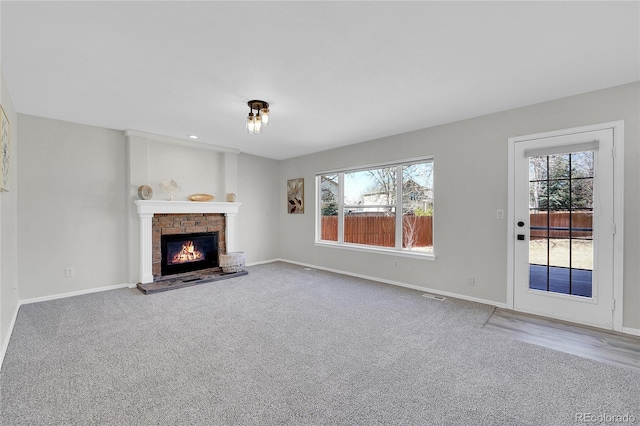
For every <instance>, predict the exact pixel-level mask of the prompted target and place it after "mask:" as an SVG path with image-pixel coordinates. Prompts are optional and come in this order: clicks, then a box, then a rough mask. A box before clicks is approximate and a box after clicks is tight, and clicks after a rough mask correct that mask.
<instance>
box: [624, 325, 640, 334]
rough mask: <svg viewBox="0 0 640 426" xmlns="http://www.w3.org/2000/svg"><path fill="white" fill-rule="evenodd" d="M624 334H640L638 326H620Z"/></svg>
mask: <svg viewBox="0 0 640 426" xmlns="http://www.w3.org/2000/svg"><path fill="white" fill-rule="evenodd" d="M622 332H623V333H624V334H631V335H633V336H640V328H631V327H622Z"/></svg>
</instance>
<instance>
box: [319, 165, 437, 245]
mask: <svg viewBox="0 0 640 426" xmlns="http://www.w3.org/2000/svg"><path fill="white" fill-rule="evenodd" d="M317 184H318V196H319V200H318V201H319V202H318V205H319V212H318V213H319V214H318V231H319V232H318V242H320V243H322V242H327V243H337V244H339V245H344V246H351V247H360V248H372V249H383V250H394V251H402V252H405V253H408V252H412V253H422V254H432V253H433V160H432V159H430V158H429V159H417V160H407V161H404V162H399V163H393V164H384V165H380V166H371V167H366V168H358V169H350V170H342V171H332V172H324V173H320V174H318V175H317Z"/></svg>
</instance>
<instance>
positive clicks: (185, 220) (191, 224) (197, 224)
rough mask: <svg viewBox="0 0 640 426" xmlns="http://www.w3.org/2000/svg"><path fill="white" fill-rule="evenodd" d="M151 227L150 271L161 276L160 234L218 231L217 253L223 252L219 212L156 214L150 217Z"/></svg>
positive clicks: (223, 217)
mask: <svg viewBox="0 0 640 426" xmlns="http://www.w3.org/2000/svg"><path fill="white" fill-rule="evenodd" d="M151 229H152V246H151V250H152V252H151V253H152V273H153V277H154V278H158V277H160V276H161V262H162V255H161V253H160V236H161V235H169V234H190V233H196V232H218V253H219V254H225V253H226V252H227V248H226V245H225V241H226V238H225V233H224V230H225V216H224V214H220V213H184V214H183V213H179V214H156V215H154V216H153V218H152V219H151Z"/></svg>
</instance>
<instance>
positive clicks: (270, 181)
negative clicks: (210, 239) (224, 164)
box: [236, 154, 284, 263]
mask: <svg viewBox="0 0 640 426" xmlns="http://www.w3.org/2000/svg"><path fill="white" fill-rule="evenodd" d="M278 170H279V162H278V161H275V160H270V159H267V158H263V157H256V156H254V155H249V154H240V156H239V158H238V199H237V200H236V201H238V202H239V203H242V206H241V207H240V210H239V213H238V230H237V232H238V236H237V242H238V250H240V251H245V252H246V255H247V263H256V262H264V261H267V260H272V259H276V258H278V257H279V256H280V246H279V244H280V240H281V238H282V236H281V232H280V227H279V226H280V223H279V215H278V207H277V206H278V201H279V197H278V195H279V193H280V191H283V190H284V189H282V187H280V185H279V178H278V176H279V173H278Z"/></svg>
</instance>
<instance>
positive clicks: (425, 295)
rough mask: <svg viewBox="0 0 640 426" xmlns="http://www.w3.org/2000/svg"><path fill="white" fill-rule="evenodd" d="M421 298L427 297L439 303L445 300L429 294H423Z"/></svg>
mask: <svg viewBox="0 0 640 426" xmlns="http://www.w3.org/2000/svg"><path fill="white" fill-rule="evenodd" d="M422 296H423V297H428V298H429V299H434V300H440V301H443V300H444V299H446V297H442V296H437V295H435V294H429V293H425V294H423V295H422Z"/></svg>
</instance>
